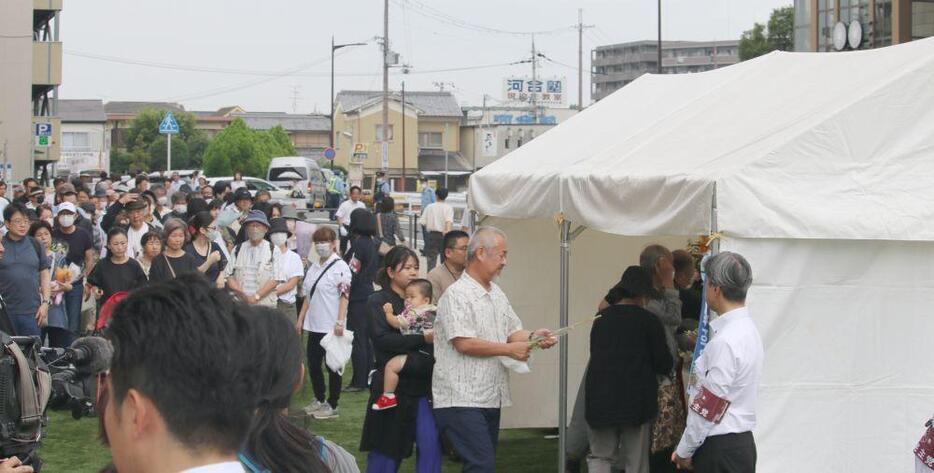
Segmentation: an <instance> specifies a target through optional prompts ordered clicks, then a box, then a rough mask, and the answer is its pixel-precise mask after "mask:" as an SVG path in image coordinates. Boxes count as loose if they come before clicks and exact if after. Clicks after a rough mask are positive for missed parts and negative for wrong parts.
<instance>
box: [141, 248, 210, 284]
mask: <svg viewBox="0 0 934 473" xmlns="http://www.w3.org/2000/svg"><path fill="white" fill-rule="evenodd" d="M170 265H171V266H170ZM173 273H174V274H173ZM186 273H199V271H198V264H197V263H196V262H195V258H194V256H191V255H190V254H188V253H185V254H183V255H182V256H180V257H178V258H173V257H171V256H168V255H166V254H165V253H162V254H161V255H159V256H156V257H155V258H153V260H152V267H150V268H149V280H150V281H152V282H161V281H169V280H172V279H175V278H177V277H178V276H181V275H182V274H186Z"/></svg>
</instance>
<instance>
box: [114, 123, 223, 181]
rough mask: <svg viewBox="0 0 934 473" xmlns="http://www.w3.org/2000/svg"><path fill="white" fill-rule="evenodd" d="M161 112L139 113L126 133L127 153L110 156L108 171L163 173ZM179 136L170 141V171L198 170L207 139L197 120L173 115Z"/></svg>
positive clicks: (165, 144) (164, 150)
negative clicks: (160, 129) (198, 127)
mask: <svg viewBox="0 0 934 473" xmlns="http://www.w3.org/2000/svg"><path fill="white" fill-rule="evenodd" d="M165 114H166V112H165V111H164V110H156V109H152V108H148V109H144V110H141V111H140V112H139V114H138V115H137V116H136V118H134V119H133V122H132V123H131V124H130V127H129V128H128V129H127V130H126V135H125V138H126V143H127V150H126V152H125V153H122V152H116V151H115V152H114V153H112V154H111V169H112V170H113V171H114V172H118V173H123V172H127V171H129V170H131V169H133V170H144V171H162V170H165V166H166V151H167V149H166V148H167V147H168V144H167V142H166V141H167V138H166V135H162V134H160V133H159V123H160V122H162V119H163V118H165ZM174 115H175V120H176V121H178V127H179V133H178V134H177V135H175V136H173V137H172V168H173V169H198V168H200V167H201V162H202V156H203V154H204V151H205V149H206V148H207V142H208V139H207V137H206V136H205V135H204V132H202V131H201V130H199V129H197V127H196V126H197V118H196V117H195V116H194V114H191V113H188V112H174Z"/></svg>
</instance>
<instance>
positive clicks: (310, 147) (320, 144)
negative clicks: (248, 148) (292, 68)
mask: <svg viewBox="0 0 934 473" xmlns="http://www.w3.org/2000/svg"><path fill="white" fill-rule="evenodd" d="M231 117H232V118H242V119H243V121H244V122H246V126H248V127H250V128H252V129H254V130H269V129H271V128H274V127H276V126H281V127H282V129H283V130H285V132H286V133H288V135H289V140H291V142H292V146H293V147H294V148H295V152H296V153H297V154H298V155H299V156H306V157H309V158H322V157H323V154H322V153H323V152H324V149H325V148H327V146H328V139H329V136H330V134H331V120H330V119H329V118H328V116H327V115H318V114H309V115H302V114H297V113H281V112H245V111H241V112H239V113H234V114H232V115H231Z"/></svg>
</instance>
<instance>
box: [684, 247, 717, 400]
mask: <svg viewBox="0 0 934 473" xmlns="http://www.w3.org/2000/svg"><path fill="white" fill-rule="evenodd" d="M711 257H713V254H712V252H710V251H708V252H707V253H706V254H705V255H704V258H703V259H701V264H700V270H701V273H700V276H701V284H702V286H701V287H702V288H703V289H701V307H700V317H698V318H697V320H698V322H697V343H695V344H694V356H692V357H691V379H690V382H689V383H688V396H689V397H690V396H693V395H694V392H695V390H696V388H695V380H696V378H697V376H696V375H695V371H694V370H695V368H696V367H697V366H696V365H697V359H698V358H700V356H701V353H703V352H704V347H706V346H707V342H708V341H709V340H710V324H709V320H708V316H707V313H708V312H709V311H708V310H707V295H706V294H705V292H706V290H707V289H706V288H707V272H706V271H705V268H706V267H707V260H708V259H709V258H711Z"/></svg>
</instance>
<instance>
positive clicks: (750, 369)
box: [677, 307, 764, 458]
mask: <svg viewBox="0 0 934 473" xmlns="http://www.w3.org/2000/svg"><path fill="white" fill-rule="evenodd" d="M710 330H711V333H712V335H711V340H710V343H708V344H707V347H706V348H704V352H703V353H702V354H701V356H700V357H699V358H698V359H697V365H696V371H697V387H698V391H700V388H701V387H703V388H706V389H707V390H708V391H710V392H711V393H713V394H714V395H715V396H717V397H719V398H721V399H725V400H727V401H729V402H730V406H729V408H728V409H727V410H726V414H725V415H724V416H723V418H722V419H721V420H720V423H718V424H715V423H713V422H710V421H708V420H706V419H704V418H703V417H701V416H700V415H698V414H697V413H696V412H694V411H692V410H690V409H689V410H688V419H687V427H686V428H685V429H684V435H682V436H681V442H680V443H679V444H678V449H677V453H678V456H679V457H681V458H691V457H692V456H694V452H695V451H696V450H697V449H698V448H699V447H700V446H701V445H702V444H703V443H704V440H705V439H706V438H707V437H711V436H714V435H724V434H732V433H743V432H751V431H752V430H753V429H754V428H755V427H756V395H757V391H758V388H759V378H760V376H761V374H762V359H763V357H764V354H763V348H762V338H761V337H760V336H759V331H758V330H757V329H756V325H755V324H754V323H753V321H752V318H751V317H749V311H748V310H747V309H746V308H745V307H741V308H739V309H735V310H731V311H729V312H727V313H725V314H723V315H721V316H719V317H717V318H716V319H715V320H713V321H712V322H710ZM695 396H696V394H695ZM692 399H693V398H692Z"/></svg>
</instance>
